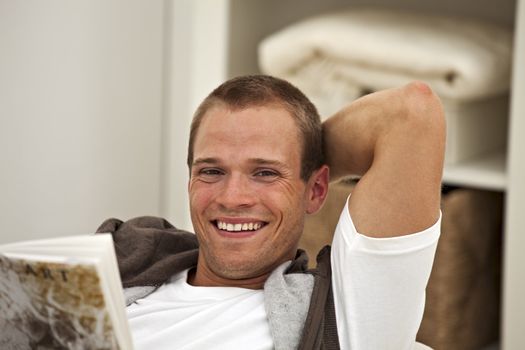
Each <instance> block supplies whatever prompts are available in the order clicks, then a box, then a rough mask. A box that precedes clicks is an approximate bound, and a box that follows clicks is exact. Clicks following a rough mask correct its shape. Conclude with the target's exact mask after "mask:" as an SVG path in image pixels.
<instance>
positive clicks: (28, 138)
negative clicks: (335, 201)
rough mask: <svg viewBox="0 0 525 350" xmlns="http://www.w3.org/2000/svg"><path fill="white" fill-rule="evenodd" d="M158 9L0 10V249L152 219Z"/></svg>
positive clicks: (82, 5) (53, 3)
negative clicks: (113, 221) (112, 221)
mask: <svg viewBox="0 0 525 350" xmlns="http://www.w3.org/2000/svg"><path fill="white" fill-rule="evenodd" d="M163 7H164V2H163V1H162V0H153V1H152V0H148V1H138V0H135V1H127V0H126V1H125V0H75V1H70V0H46V1H38V0H24V1H17V0H0V243H4V242H9V241H14V240H19V239H26V238H38V237H43V236H51V235H68V234H78V233H87V232H93V231H94V230H95V229H96V228H97V226H98V225H99V224H100V223H101V221H102V220H103V219H105V218H107V217H110V216H116V217H119V218H123V219H126V218H129V217H132V216H136V215H145V214H159V212H160V203H161V198H160V196H161V193H160V161H161V125H162V112H163V111H162V73H163V72H162V68H163V65H162V63H163V62H162V60H163V23H164V22H163V21H164V15H163Z"/></svg>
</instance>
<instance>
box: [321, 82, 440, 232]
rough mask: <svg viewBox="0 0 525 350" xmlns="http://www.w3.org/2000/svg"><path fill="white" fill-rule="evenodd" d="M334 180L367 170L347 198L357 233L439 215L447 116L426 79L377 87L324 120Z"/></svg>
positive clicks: (410, 226)
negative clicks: (373, 91)
mask: <svg viewBox="0 0 525 350" xmlns="http://www.w3.org/2000/svg"><path fill="white" fill-rule="evenodd" d="M323 132H324V139H325V151H326V156H327V161H328V164H329V166H330V168H331V174H332V179H335V178H338V177H341V176H344V175H349V174H356V175H362V177H361V179H360V180H359V183H358V184H357V186H356V187H355V189H354V191H353V193H352V196H351V198H350V201H349V211H350V215H351V217H352V221H353V222H354V224H355V226H356V229H357V231H358V232H359V233H361V234H364V235H367V236H372V237H393V236H399V235H404V234H409V233H414V232H419V231H421V230H423V229H425V228H428V227H430V226H432V225H433V224H434V223H435V222H436V221H437V219H438V217H439V205H440V193H441V176H442V171H443V158H444V150H445V134H446V131H445V119H444V115H443V110H442V106H441V103H440V101H439V99H438V98H437V96H436V95H435V94H434V93H433V92H432V91H431V89H430V88H429V87H428V86H427V85H426V84H424V83H421V82H413V83H410V84H408V85H405V86H403V87H400V88H395V89H389V90H384V91H380V92H377V93H373V94H370V95H367V96H364V97H362V98H360V99H359V100H356V101H355V102H353V103H351V104H350V105H349V106H347V107H346V108H344V109H343V110H342V111H340V112H339V113H337V114H336V115H334V116H333V117H331V118H329V119H328V120H327V121H325V122H324V124H323Z"/></svg>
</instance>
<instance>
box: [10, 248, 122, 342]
mask: <svg viewBox="0 0 525 350" xmlns="http://www.w3.org/2000/svg"><path fill="white" fill-rule="evenodd" d="M0 248H1V247H0ZM111 248H112V245H111ZM33 249H34V247H33ZM39 249H40V250H42V249H41V248H39ZM62 249H63V247H62ZM19 250H23V249H22V248H19ZM44 250H45V249H44ZM58 250H59V251H60V249H58ZM28 251H29V252H31V251H32V250H31V249H28ZM100 266H101V265H100V261H97V260H96V259H94V260H90V259H88V258H85V257H84V258H81V259H71V258H64V257H61V258H50V257H48V256H42V255H38V254H35V253H34V252H33V253H30V254H27V253H26V254H6V253H2V252H1V250H0V349H41V350H44V349H68V350H69V349H126V350H127V349H128V348H130V347H125V346H122V345H120V346H119V342H118V339H117V338H118V337H117V335H116V333H117V332H116V329H115V322H114V321H115V319H116V318H115V317H112V315H111V313H112V312H113V313H115V308H116V307H115V306H117V309H118V306H119V305H109V304H110V303H113V304H118V303H115V302H114V301H112V299H111V298H110V297H109V296H108V295H107V294H108V290H110V288H108V286H107V283H106V286H104V283H103V281H102V279H103V277H104V276H103V275H104V274H103V273H101V271H100ZM110 270H111V269H110ZM117 271H118V270H117ZM112 272H115V269H113V270H112ZM117 274H118V273H117ZM117 277H118V276H117ZM119 284H120V279H119V278H118V279H117V283H116V285H119ZM117 293H120V294H122V291H121V290H118V291H117ZM117 299H118V298H117ZM121 309H122V310H120V312H121V314H123V313H124V311H123V309H124V306H123V305H122V308H121ZM123 327H124V328H125V330H126V331H128V329H127V324H125V325H124V326H123ZM121 344H122V342H121Z"/></svg>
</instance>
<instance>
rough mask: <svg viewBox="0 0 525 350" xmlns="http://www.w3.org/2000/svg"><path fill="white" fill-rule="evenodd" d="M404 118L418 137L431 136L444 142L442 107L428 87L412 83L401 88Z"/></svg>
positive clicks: (419, 82)
mask: <svg viewBox="0 0 525 350" xmlns="http://www.w3.org/2000/svg"><path fill="white" fill-rule="evenodd" d="M402 91H403V92H402V93H403V98H402V99H403V105H404V108H403V109H404V111H405V113H404V118H407V119H408V121H409V123H410V125H411V127H412V128H414V131H416V132H418V133H422V134H420V135H427V136H430V135H432V136H433V137H436V141H437V140H441V142H443V144H444V142H445V138H446V121H445V113H444V111H443V105H442V104H441V100H440V99H439V97H438V96H437V95H436V94H435V93H434V92H433V91H432V89H431V88H430V86H429V85H428V84H426V83H424V82H421V81H414V82H411V83H409V84H407V85H405V86H403V87H402Z"/></svg>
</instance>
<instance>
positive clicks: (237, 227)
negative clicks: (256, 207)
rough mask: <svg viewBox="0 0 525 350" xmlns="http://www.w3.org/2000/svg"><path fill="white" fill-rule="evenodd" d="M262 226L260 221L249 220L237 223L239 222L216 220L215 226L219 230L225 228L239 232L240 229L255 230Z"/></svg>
mask: <svg viewBox="0 0 525 350" xmlns="http://www.w3.org/2000/svg"><path fill="white" fill-rule="evenodd" d="M262 226H263V224H262V223H260V222H256V223H253V222H249V223H246V222H245V223H242V224H241V223H239V224H230V223H226V222H224V221H218V220H217V227H218V228H219V230H225V231H229V232H240V231H255V230H258V229H260V228H261V227H262Z"/></svg>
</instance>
